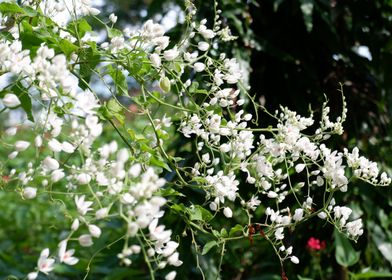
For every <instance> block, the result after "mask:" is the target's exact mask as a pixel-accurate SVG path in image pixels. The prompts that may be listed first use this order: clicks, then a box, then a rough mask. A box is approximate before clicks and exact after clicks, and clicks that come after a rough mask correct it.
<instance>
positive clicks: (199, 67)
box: [193, 62, 206, 72]
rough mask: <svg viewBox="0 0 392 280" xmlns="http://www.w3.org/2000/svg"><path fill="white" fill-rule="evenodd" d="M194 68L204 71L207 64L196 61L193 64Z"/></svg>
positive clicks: (197, 70)
mask: <svg viewBox="0 0 392 280" xmlns="http://www.w3.org/2000/svg"><path fill="white" fill-rule="evenodd" d="M193 68H194V69H195V71H196V72H202V71H204V69H206V66H205V65H204V63H201V62H196V63H195V64H194V65H193Z"/></svg>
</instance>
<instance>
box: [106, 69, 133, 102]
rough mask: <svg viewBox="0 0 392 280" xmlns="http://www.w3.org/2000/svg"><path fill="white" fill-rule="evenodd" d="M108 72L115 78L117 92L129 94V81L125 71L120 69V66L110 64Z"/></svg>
mask: <svg viewBox="0 0 392 280" xmlns="http://www.w3.org/2000/svg"><path fill="white" fill-rule="evenodd" d="M107 69H108V74H109V75H110V77H112V79H113V83H114V85H115V87H116V91H117V94H120V95H126V96H127V95H128V83H127V79H126V77H125V76H124V74H123V72H122V71H121V70H119V69H118V67H113V65H108V66H107Z"/></svg>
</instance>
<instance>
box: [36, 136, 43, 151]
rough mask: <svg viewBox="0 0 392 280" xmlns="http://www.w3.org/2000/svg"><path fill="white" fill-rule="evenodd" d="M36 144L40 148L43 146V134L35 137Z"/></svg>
mask: <svg viewBox="0 0 392 280" xmlns="http://www.w3.org/2000/svg"><path fill="white" fill-rule="evenodd" d="M34 145H35V146H36V147H37V148H39V147H41V146H42V137H41V135H38V136H37V137H35V139H34Z"/></svg>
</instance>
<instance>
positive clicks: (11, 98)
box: [3, 93, 21, 108]
mask: <svg viewBox="0 0 392 280" xmlns="http://www.w3.org/2000/svg"><path fill="white" fill-rule="evenodd" d="M3 104H4V106H6V107H8V108H14V107H17V106H19V105H20V104H21V103H20V100H19V98H18V97H17V96H16V95H15V94H13V93H7V94H6V95H5V96H4V98H3Z"/></svg>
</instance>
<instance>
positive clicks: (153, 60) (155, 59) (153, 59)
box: [150, 53, 161, 68]
mask: <svg viewBox="0 0 392 280" xmlns="http://www.w3.org/2000/svg"><path fill="white" fill-rule="evenodd" d="M150 61H151V63H152V65H153V66H154V67H155V68H159V67H160V66H161V58H160V57H159V55H158V54H156V53H153V54H152V55H150Z"/></svg>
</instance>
